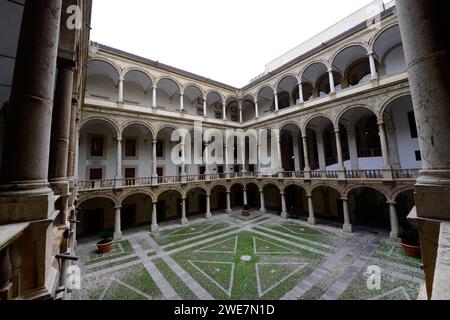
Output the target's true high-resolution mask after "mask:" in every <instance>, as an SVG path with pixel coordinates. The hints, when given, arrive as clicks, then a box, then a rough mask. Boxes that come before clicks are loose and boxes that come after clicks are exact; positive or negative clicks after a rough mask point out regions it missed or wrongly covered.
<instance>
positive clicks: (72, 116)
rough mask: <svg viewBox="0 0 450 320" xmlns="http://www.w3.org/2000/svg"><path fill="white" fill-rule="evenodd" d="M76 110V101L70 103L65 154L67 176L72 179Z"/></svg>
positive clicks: (76, 133)
mask: <svg viewBox="0 0 450 320" xmlns="http://www.w3.org/2000/svg"><path fill="white" fill-rule="evenodd" d="M77 111H78V105H77V104H76V103H71V111H70V128H69V150H68V155H67V177H68V178H69V179H72V180H73V179H74V177H75V157H76V154H77V152H76V147H77V140H78V139H77V136H78V132H77Z"/></svg>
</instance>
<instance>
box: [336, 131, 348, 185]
mask: <svg viewBox="0 0 450 320" xmlns="http://www.w3.org/2000/svg"><path fill="white" fill-rule="evenodd" d="M334 133H335V135H336V151H337V156H338V164H339V179H345V166H344V156H343V155H342V145H341V134H340V131H339V128H335V130H334Z"/></svg>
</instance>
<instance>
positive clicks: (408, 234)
mask: <svg viewBox="0 0 450 320" xmlns="http://www.w3.org/2000/svg"><path fill="white" fill-rule="evenodd" d="M399 237H400V239H401V240H402V242H403V243H404V244H407V245H410V246H419V245H420V239H419V233H418V232H417V230H414V229H405V230H402V231H401V232H400V234H399Z"/></svg>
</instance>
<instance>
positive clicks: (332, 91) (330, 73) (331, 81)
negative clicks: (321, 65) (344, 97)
mask: <svg viewBox="0 0 450 320" xmlns="http://www.w3.org/2000/svg"><path fill="white" fill-rule="evenodd" d="M328 78H329V79H330V93H335V92H336V89H335V88H334V87H335V85H334V76H333V70H332V69H330V70H328Z"/></svg>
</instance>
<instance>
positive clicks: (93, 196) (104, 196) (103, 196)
mask: <svg viewBox="0 0 450 320" xmlns="http://www.w3.org/2000/svg"><path fill="white" fill-rule="evenodd" d="M94 199H106V200H111V201H112V202H113V203H114V206H115V207H118V206H119V204H120V203H121V202H119V200H118V199H117V197H115V196H113V195H109V194H86V195H83V194H82V195H81V196H80V198H79V199H78V201H77V207H81V206H82V204H83V203H84V202H86V201H90V200H94Z"/></svg>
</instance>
